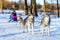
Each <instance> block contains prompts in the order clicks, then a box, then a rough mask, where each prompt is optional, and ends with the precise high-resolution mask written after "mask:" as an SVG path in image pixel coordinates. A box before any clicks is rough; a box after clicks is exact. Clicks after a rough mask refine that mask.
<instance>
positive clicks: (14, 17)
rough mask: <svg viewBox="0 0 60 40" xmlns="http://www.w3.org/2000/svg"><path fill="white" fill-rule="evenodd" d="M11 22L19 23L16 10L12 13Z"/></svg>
mask: <svg viewBox="0 0 60 40" xmlns="http://www.w3.org/2000/svg"><path fill="white" fill-rule="evenodd" d="M10 21H17V14H16V12H15V10H14V11H13V12H12V14H11V15H10V20H9V22H10Z"/></svg>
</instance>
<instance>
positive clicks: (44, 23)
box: [40, 13, 50, 36]
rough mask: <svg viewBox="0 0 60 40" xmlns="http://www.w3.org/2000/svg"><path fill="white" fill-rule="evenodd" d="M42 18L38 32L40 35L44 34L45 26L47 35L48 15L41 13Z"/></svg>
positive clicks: (48, 28) (48, 29)
mask: <svg viewBox="0 0 60 40" xmlns="http://www.w3.org/2000/svg"><path fill="white" fill-rule="evenodd" d="M42 16H43V18H42V20H41V27H40V33H42V35H43V34H44V28H47V33H48V36H49V32H50V27H49V25H50V17H49V16H48V15H47V14H45V13H43V14H42Z"/></svg>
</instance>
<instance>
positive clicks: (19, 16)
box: [17, 14, 23, 29]
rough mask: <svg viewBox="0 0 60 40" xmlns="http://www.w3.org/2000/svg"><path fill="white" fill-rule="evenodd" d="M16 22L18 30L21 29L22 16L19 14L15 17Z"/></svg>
mask: <svg viewBox="0 0 60 40" xmlns="http://www.w3.org/2000/svg"><path fill="white" fill-rule="evenodd" d="M17 20H18V25H19V29H23V19H22V14H19V15H18V16H17Z"/></svg>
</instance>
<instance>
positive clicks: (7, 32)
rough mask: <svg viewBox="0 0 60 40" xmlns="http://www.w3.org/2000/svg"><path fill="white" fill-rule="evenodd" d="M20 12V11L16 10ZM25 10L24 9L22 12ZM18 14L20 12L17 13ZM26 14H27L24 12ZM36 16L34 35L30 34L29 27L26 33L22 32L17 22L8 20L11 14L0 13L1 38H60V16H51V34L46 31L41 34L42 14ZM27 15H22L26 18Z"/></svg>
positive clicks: (5, 39) (44, 39)
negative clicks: (48, 34)
mask: <svg viewBox="0 0 60 40" xmlns="http://www.w3.org/2000/svg"><path fill="white" fill-rule="evenodd" d="M16 12H18V11H16ZM23 13H24V12H23V11H22V12H21V14H23ZM17 14H18V13H17ZM23 15H25V14H23ZM38 15H39V16H38V17H35V23H34V33H35V34H34V35H32V34H30V35H28V33H27V29H25V31H26V32H25V33H23V32H22V30H21V29H20V27H19V25H18V23H17V22H8V21H9V17H10V14H0V40H60V18H58V17H56V18H55V17H53V16H50V18H51V24H50V36H47V34H46V33H45V34H44V36H41V35H40V33H39V32H40V22H41V19H42V17H41V15H40V14H38ZM25 17H26V16H22V18H23V19H24V18H25Z"/></svg>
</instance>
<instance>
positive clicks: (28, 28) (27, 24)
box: [27, 23, 30, 34]
mask: <svg viewBox="0 0 60 40" xmlns="http://www.w3.org/2000/svg"><path fill="white" fill-rule="evenodd" d="M27 26H28V34H30V24H29V23H28V24H27Z"/></svg>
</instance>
